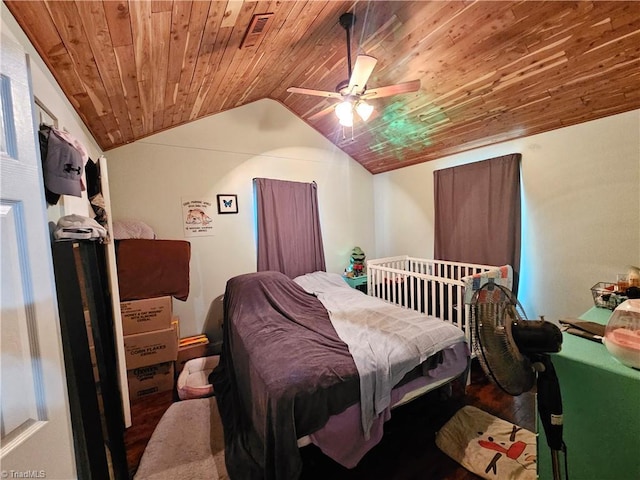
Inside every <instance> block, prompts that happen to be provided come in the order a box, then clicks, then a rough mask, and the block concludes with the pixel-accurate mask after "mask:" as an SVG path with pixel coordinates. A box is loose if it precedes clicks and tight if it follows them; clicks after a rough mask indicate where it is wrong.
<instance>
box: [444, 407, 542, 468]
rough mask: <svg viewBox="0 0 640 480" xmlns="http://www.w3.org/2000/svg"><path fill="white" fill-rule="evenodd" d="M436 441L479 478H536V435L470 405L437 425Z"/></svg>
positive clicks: (449, 454)
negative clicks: (442, 423)
mask: <svg viewBox="0 0 640 480" xmlns="http://www.w3.org/2000/svg"><path fill="white" fill-rule="evenodd" d="M436 445H437V446H438V448H439V449H440V450H442V451H443V452H444V453H446V454H447V455H448V456H449V457H451V458H452V459H454V460H455V461H456V462H458V463H459V464H460V465H462V466H463V467H465V468H466V469H467V470H469V471H471V472H473V473H475V474H476V475H479V476H480V477H482V478H486V479H490V480H495V479H513V480H516V479H517V480H536V478H537V472H536V470H537V469H536V452H537V451H536V435H535V434H534V433H532V432H530V431H529V430H525V429H524V428H521V427H519V426H517V425H514V424H512V423H509V422H506V421H505V420H502V419H500V418H497V417H494V416H493V415H491V414H489V413H487V412H484V411H482V410H480V409H479V408H476V407H472V406H470V405H468V406H466V407H463V408H461V409H460V410H458V412H456V414H455V415H454V416H453V417H452V418H451V420H449V421H448V422H447V423H446V424H445V425H444V426H443V427H442V428H441V429H440V431H439V432H438V433H437V435H436Z"/></svg>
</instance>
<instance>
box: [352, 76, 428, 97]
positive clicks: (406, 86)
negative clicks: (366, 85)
mask: <svg viewBox="0 0 640 480" xmlns="http://www.w3.org/2000/svg"><path fill="white" fill-rule="evenodd" d="M418 90H420V80H411V81H410V82H404V83H397V84H396V85H388V86H386V87H379V88H372V89H371V90H367V91H366V92H364V94H363V95H362V96H361V97H360V98H362V99H363V100H366V99H369V98H382V97H390V96H391V95H398V94H400V93H411V92H417V91H418Z"/></svg>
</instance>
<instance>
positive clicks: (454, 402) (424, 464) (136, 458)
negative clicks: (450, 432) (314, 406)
mask: <svg viewBox="0 0 640 480" xmlns="http://www.w3.org/2000/svg"><path fill="white" fill-rule="evenodd" d="M453 390H454V391H453V395H452V396H451V397H450V398H448V399H447V400H445V401H443V399H442V394H441V393H440V392H432V393H429V394H427V395H424V396H423V397H422V398H419V399H417V400H414V401H413V402H411V403H409V404H407V405H404V406H402V407H400V408H397V409H395V410H394V411H393V414H392V417H391V420H390V421H389V422H387V423H386V424H385V434H384V437H383V439H382V441H381V442H380V444H378V445H376V447H374V448H373V449H372V450H371V451H370V452H369V453H367V455H366V456H365V457H364V458H363V459H362V460H361V461H360V463H359V464H358V466H357V467H356V468H354V469H352V470H348V469H346V468H344V467H342V466H340V465H338V464H337V463H335V462H334V461H332V460H331V459H329V458H328V457H326V456H325V455H323V454H322V453H321V452H320V451H319V449H318V448H316V447H315V446H313V445H311V446H308V447H305V448H303V449H302V450H301V454H302V458H303V462H304V470H303V474H302V479H305V480H315V479H323V480H325V479H328V478H330V479H331V480H339V479H346V480H351V479H362V480H364V479H367V480H375V479H380V480H410V479H411V480H413V479H415V480H472V479H474V480H475V479H479V478H480V477H478V476H476V475H474V474H472V473H471V472H469V471H467V470H465V469H464V468H462V467H461V466H460V465H458V464H457V463H456V462H454V461H453V460H451V459H450V458H449V457H447V456H446V455H445V454H443V453H442V452H441V451H440V450H439V449H438V448H437V447H436V445H435V433H436V432H437V431H438V429H439V428H440V427H442V425H444V423H445V422H446V421H447V420H449V418H451V417H452V416H453V415H454V414H455V412H456V411H458V409H460V408H461V407H463V406H464V405H474V406H476V407H479V408H481V409H483V410H484V411H486V412H489V413H491V414H493V415H495V416H497V417H500V418H503V419H505V420H507V421H510V422H512V423H515V424H517V425H520V426H521V427H524V428H527V429H529V430H531V431H535V396H534V394H533V393H532V392H529V393H525V394H522V395H520V396H519V397H511V396H509V395H507V394H506V393H503V392H502V391H501V390H500V389H499V388H498V387H496V386H495V385H493V384H492V383H490V382H489V381H488V380H487V379H486V378H485V377H484V374H483V373H482V372H481V370H480V369H479V367H478V366H477V365H475V364H474V366H473V367H472V382H471V385H470V386H468V387H467V388H466V392H464V391H463V390H462V387H461V385H456V386H455V387H454V389H453ZM173 401H174V397H173V394H172V393H171V392H164V393H159V394H156V395H153V396H150V397H147V398H145V399H141V400H138V401H136V402H134V403H133V404H132V406H131V415H132V426H131V427H130V428H129V429H127V431H126V432H125V444H126V448H127V461H128V463H129V471H130V474H131V477H133V474H134V473H135V471H136V469H137V467H138V463H139V462H140V457H141V456H142V453H143V451H144V448H145V446H146V444H147V442H148V440H149V437H150V436H151V433H152V432H153V430H154V428H155V426H156V424H157V423H158V421H159V420H160V417H162V414H163V413H164V412H165V410H166V409H167V408H169V405H171V403H172V402H173ZM234 480H235V479H234ZM240 480H243V479H240Z"/></svg>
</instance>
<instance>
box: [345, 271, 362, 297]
mask: <svg viewBox="0 0 640 480" xmlns="http://www.w3.org/2000/svg"><path fill="white" fill-rule="evenodd" d="M342 278H344V281H345V282H347V283H348V284H349V286H350V287H351V288H355V289H356V290H360V291H361V292H364V293H367V276H366V275H360V276H359V277H347V276H345V275H343V276H342Z"/></svg>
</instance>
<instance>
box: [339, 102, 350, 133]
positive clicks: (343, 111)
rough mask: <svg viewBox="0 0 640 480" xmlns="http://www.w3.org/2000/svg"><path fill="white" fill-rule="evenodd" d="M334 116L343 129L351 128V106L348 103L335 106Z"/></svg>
mask: <svg viewBox="0 0 640 480" xmlns="http://www.w3.org/2000/svg"><path fill="white" fill-rule="evenodd" d="M336 116H337V117H338V120H340V125H342V126H343V127H352V126H353V104H352V103H351V102H348V101H344V102H340V103H339V104H338V105H336Z"/></svg>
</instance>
